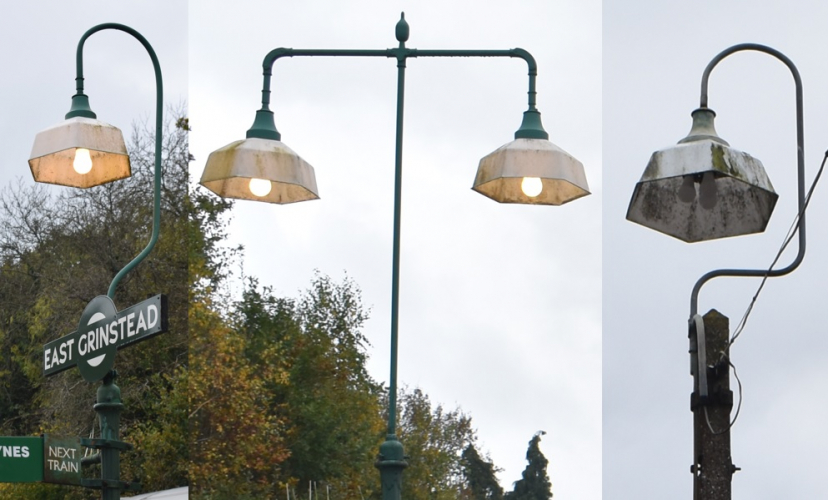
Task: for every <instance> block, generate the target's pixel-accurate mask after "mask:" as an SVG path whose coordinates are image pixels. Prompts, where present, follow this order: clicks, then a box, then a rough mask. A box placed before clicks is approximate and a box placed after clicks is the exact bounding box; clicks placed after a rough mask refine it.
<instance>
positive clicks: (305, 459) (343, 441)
mask: <svg viewBox="0 0 828 500" xmlns="http://www.w3.org/2000/svg"><path fill="white" fill-rule="evenodd" d="M236 317H237V323H238V330H239V331H243V332H244V334H245V336H246V338H247V339H248V345H249V351H248V357H249V359H252V360H255V362H256V363H257V364H258V365H269V364H273V363H278V364H279V365H280V367H281V368H283V369H284V370H285V371H286V373H287V380H288V383H287V384H282V385H274V386H272V387H271V393H270V397H271V400H270V407H271V409H272V411H273V412H274V413H276V414H279V415H282V416H283V417H284V420H285V422H286V423H287V427H286V429H285V434H284V438H285V443H286V445H287V448H288V449H289V450H290V456H289V457H288V458H287V459H286V460H285V462H284V463H283V464H282V465H281V472H280V484H285V485H288V486H289V487H302V486H303V485H308V484H309V483H312V482H313V481H316V482H317V483H319V484H322V485H323V486H324V487H326V488H330V489H331V490H332V491H334V492H335V494H336V496H339V497H346V498H354V497H358V496H359V494H360V492H362V493H363V494H370V493H371V492H372V490H373V489H375V484H374V483H376V481H370V479H369V477H370V475H371V473H372V472H373V474H374V475H376V472H375V471H374V470H373V460H374V455H375V454H376V450H377V448H378V447H379V442H380V441H379V439H380V435H381V432H382V421H381V419H380V418H381V417H380V416H381V409H380V406H379V395H380V393H381V387H380V386H379V384H377V383H376V382H375V381H374V380H373V379H372V378H371V377H370V376H369V375H368V372H367V371H366V368H365V361H366V358H367V354H366V348H367V345H368V342H367V340H366V339H365V337H364V336H363V334H362V332H361V330H360V329H361V327H362V325H363V323H364V321H365V320H366V319H367V313H366V312H365V311H364V310H363V308H362V304H361V300H360V292H359V289H358V288H357V286H356V285H355V284H354V283H353V282H352V281H351V280H349V279H347V278H346V279H345V280H343V281H342V282H341V283H334V282H333V281H332V280H331V279H330V278H329V277H327V276H323V275H319V274H317V275H316V276H315V277H314V279H313V280H312V283H311V287H310V289H308V290H307V291H306V292H304V293H303V294H302V295H301V297H300V298H299V299H298V300H295V299H288V298H276V297H274V296H273V295H272V293H271V292H270V290H269V289H264V290H263V291H259V289H258V287H257V284H256V282H255V280H251V281H250V283H249V285H248V287H247V289H246V290H245V292H244V295H243V300H242V301H241V302H240V303H239V304H238V305H237V316H236ZM272 345H275V346H277V349H278V351H279V353H280V356H279V357H278V358H277V359H276V360H268V359H263V358H262V355H261V353H262V352H265V350H266V348H267V346H272Z"/></svg>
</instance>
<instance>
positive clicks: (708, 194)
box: [699, 172, 719, 210]
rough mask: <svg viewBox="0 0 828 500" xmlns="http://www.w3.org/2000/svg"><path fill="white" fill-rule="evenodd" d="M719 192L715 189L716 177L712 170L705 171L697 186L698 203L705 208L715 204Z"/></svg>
mask: <svg viewBox="0 0 828 500" xmlns="http://www.w3.org/2000/svg"><path fill="white" fill-rule="evenodd" d="M718 199H719V193H718V192H717V190H716V177H715V176H714V175H713V172H705V173H704V175H703V176H702V181H701V186H699V205H701V206H702V208H704V209H706V210H710V209H711V208H713V207H715V206H716V202H717V201H718Z"/></svg>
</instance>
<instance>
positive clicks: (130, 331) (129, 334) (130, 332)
mask: <svg viewBox="0 0 828 500" xmlns="http://www.w3.org/2000/svg"><path fill="white" fill-rule="evenodd" d="M134 317H135V313H129V315H128V316H127V337H132V336H133V335H135V330H133V329H132V327H133V324H132V319H133V318H134Z"/></svg>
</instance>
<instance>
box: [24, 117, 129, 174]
mask: <svg viewBox="0 0 828 500" xmlns="http://www.w3.org/2000/svg"><path fill="white" fill-rule="evenodd" d="M78 149H87V150H89V152H90V157H91V159H92V165H93V168H92V170H90V171H89V172H88V173H86V174H79V173H77V172H76V171H75V170H74V168H73V166H72V165H73V162H74V158H75V153H76V151H77V150H78ZM29 168H30V169H31V171H32V176H33V177H34V179H35V181H37V182H42V183H47V184H57V185H62V186H70V187H80V188H88V187H93V186H98V185H101V184H106V183H108V182H112V181H116V180H119V179H124V178H126V177H129V176H130V175H131V174H132V172H131V167H130V162H129V155H128V154H127V149H126V144H125V143H124V137H123V134H122V133H121V131H120V130H119V129H118V128H117V127H114V126H112V125H109V124H107V123H104V122H102V121H100V120H96V119H92V118H85V117H74V118H69V119H67V120H64V121H63V122H61V123H59V124H57V125H54V126H52V127H49V128H47V129H45V130H43V131H41V132H39V133H38V134H37V136H36V137H35V140H34V144H33V145H32V152H31V155H30V156H29Z"/></svg>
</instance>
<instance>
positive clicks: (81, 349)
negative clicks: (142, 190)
mask: <svg viewBox="0 0 828 500" xmlns="http://www.w3.org/2000/svg"><path fill="white" fill-rule="evenodd" d="M166 331H167V297H166V295H163V294H159V295H156V296H154V297H150V298H149V299H147V300H145V301H143V302H139V303H138V304H135V305H133V306H130V307H127V308H126V309H123V310H121V311H118V310H116V309H115V303H114V302H112V299H110V298H109V297H107V296H105V295H101V296H98V297H95V298H94V299H92V301H91V302H89V304H88V305H87V306H86V309H84V310H83V314H81V319H80V323H79V325H78V329H77V330H76V331H74V332H72V333H70V334H69V335H65V336H63V337H61V338H59V339H57V340H53V341H51V342H49V343H48V344H46V345H45V346H43V374H44V375H46V376H49V375H54V374H55V373H59V372H62V371H63V370H66V369H69V368H71V367H73V366H75V365H77V366H78V368H79V369H80V372H81V375H82V376H83V378H84V380H86V381H87V382H96V381H98V380H101V379H102V378H103V377H104V375H106V374H107V373H108V372H109V370H110V369H112V365H113V364H114V363H115V351H116V350H118V349H121V348H124V347H126V346H129V345H131V344H134V343H136V342H139V341H141V340H146V339H148V338H149V337H152V336H153V335H157V334H159V333H163V332H166Z"/></svg>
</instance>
